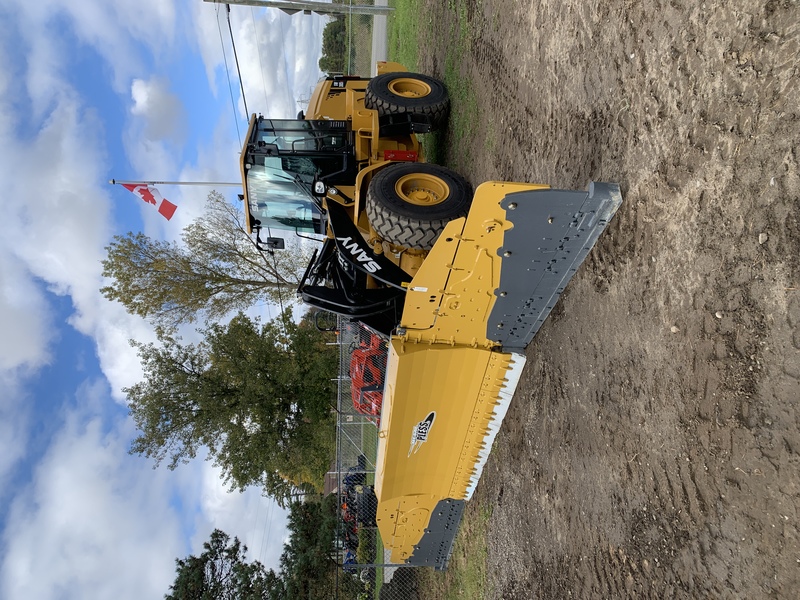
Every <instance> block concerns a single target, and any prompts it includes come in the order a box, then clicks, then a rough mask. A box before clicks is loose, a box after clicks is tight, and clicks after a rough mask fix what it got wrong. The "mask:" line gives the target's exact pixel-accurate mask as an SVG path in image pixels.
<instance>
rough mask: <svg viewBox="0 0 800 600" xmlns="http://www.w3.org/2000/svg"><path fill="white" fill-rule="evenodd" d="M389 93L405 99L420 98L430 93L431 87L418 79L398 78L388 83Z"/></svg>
mask: <svg viewBox="0 0 800 600" xmlns="http://www.w3.org/2000/svg"><path fill="white" fill-rule="evenodd" d="M389 91H390V92H392V93H393V94H395V95H396V96H403V97H405V98H422V97H424V96H427V95H428V94H430V93H431V86H429V85H428V84H427V83H425V82H424V81H420V80H419V79H411V78H410V77H399V78H397V79H393V80H392V81H390V82H389Z"/></svg>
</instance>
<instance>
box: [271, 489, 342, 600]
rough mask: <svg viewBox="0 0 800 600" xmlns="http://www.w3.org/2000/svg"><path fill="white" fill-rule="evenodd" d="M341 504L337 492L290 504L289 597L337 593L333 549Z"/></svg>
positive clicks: (285, 557) (284, 573) (284, 558)
mask: <svg viewBox="0 0 800 600" xmlns="http://www.w3.org/2000/svg"><path fill="white" fill-rule="evenodd" d="M337 506H338V504H337V497H336V496H335V495H329V496H326V497H324V498H322V499H319V500H312V501H307V500H306V501H303V502H295V503H293V504H292V505H291V506H290V510H289V522H288V529H289V540H288V542H287V543H286V544H285V545H284V550H283V554H282V555H281V578H282V579H283V581H284V585H285V589H286V593H287V596H288V597H289V598H320V599H322V598H333V597H334V596H335V593H334V586H335V585H336V570H337V569H338V566H337V564H336V561H335V560H333V558H332V557H331V551H332V549H333V542H334V538H335V535H336V527H337V518H336V511H337Z"/></svg>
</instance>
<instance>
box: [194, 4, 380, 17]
mask: <svg viewBox="0 0 800 600" xmlns="http://www.w3.org/2000/svg"><path fill="white" fill-rule="evenodd" d="M203 1H204V2H211V3H214V4H241V5H243V6H260V7H265V8H279V9H280V10H282V11H283V12H285V13H286V14H287V15H293V14H295V13H298V12H300V11H303V12H304V13H306V14H310V13H312V12H315V13H317V14H320V15H351V14H354V15H373V16H375V15H388V14H390V13H391V12H392V11H393V10H394V8H391V7H389V6H369V5H355V6H354V5H352V4H347V5H346V4H332V3H329V2H312V1H310V0H203Z"/></svg>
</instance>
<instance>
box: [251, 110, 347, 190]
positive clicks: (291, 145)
mask: <svg viewBox="0 0 800 600" xmlns="http://www.w3.org/2000/svg"><path fill="white" fill-rule="evenodd" d="M254 138H255V139H254V140H253V141H252V142H251V143H254V145H255V147H256V152H263V153H265V154H268V155H271V156H274V155H275V152H277V154H278V155H279V156H280V157H281V160H282V167H283V169H284V170H285V171H288V172H291V173H295V174H298V175H300V176H301V177H302V178H303V179H304V180H306V179H308V181H311V179H313V177H314V175H318V176H319V177H320V178H321V179H322V180H323V181H324V182H325V183H326V184H328V185H345V184H348V185H352V184H353V181H355V174H356V172H357V169H356V165H355V161H354V153H353V132H352V131H351V130H350V124H349V122H348V121H329V120H326V119H320V120H314V121H307V120H297V119H264V118H263V117H262V118H259V121H258V125H257V127H256V129H255V131H254Z"/></svg>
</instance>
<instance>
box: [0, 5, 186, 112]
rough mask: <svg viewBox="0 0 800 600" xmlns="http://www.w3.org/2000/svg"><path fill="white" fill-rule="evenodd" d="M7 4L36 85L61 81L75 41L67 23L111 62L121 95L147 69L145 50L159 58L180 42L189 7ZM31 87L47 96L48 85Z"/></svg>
mask: <svg viewBox="0 0 800 600" xmlns="http://www.w3.org/2000/svg"><path fill="white" fill-rule="evenodd" d="M3 3H4V4H6V5H9V6H10V7H11V8H12V9H13V11H14V13H15V17H16V18H18V19H19V21H20V31H21V33H22V34H23V36H24V37H25V38H26V41H27V45H28V46H29V54H30V56H31V62H30V69H29V73H30V75H31V82H34V83H35V82H39V81H47V80H52V81H56V82H58V81H59V80H60V78H59V72H60V71H61V68H60V67H61V63H62V60H63V58H64V57H66V56H68V55H69V54H70V47H69V44H70V43H74V42H72V41H71V40H69V39H68V36H65V35H64V33H65V32H64V31H63V29H64V26H65V24H66V25H67V27H68V28H69V29H70V32H71V33H72V34H74V36H75V37H76V38H77V41H78V42H79V43H81V44H85V45H87V46H90V47H92V48H94V50H95V51H96V52H98V53H99V54H100V55H101V56H102V57H103V58H104V59H105V60H106V62H107V64H108V67H109V73H111V75H112V79H111V83H112V84H113V87H114V89H115V90H116V91H117V92H123V91H124V90H125V89H126V88H127V86H128V84H129V82H130V79H131V78H132V77H133V76H134V75H135V74H136V73H138V72H141V70H142V69H143V68H144V63H143V60H142V54H141V53H140V52H139V51H138V50H139V46H144V47H145V48H147V49H149V51H150V52H151V53H152V54H153V55H154V56H158V57H162V56H169V54H170V51H171V50H172V48H173V47H174V44H175V42H176V40H175V37H174V30H175V22H176V19H177V18H178V14H177V11H178V9H181V8H183V6H185V5H184V4H179V3H178V4H176V3H173V2H163V1H161V0H116V1H115V2H107V1H106V0H81V1H80V2H64V0H39V1H37V2H24V3H19V2H14V1H13V0H3ZM64 17H66V19H64ZM42 34H44V35H42ZM29 86H30V91H31V94H32V97H33V98H34V99H35V100H38V99H39V98H40V97H41V95H42V94H46V93H47V87H46V86H43V85H30V83H29ZM39 108H41V106H39Z"/></svg>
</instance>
